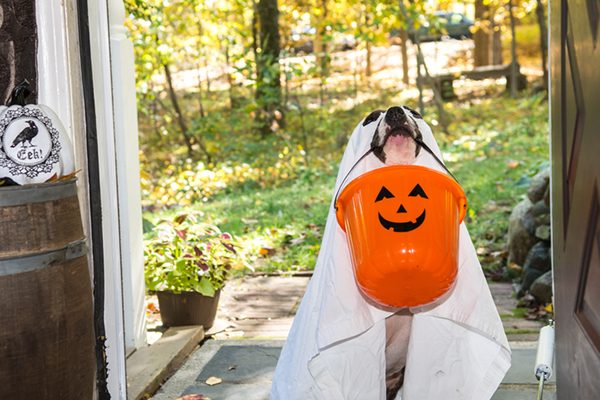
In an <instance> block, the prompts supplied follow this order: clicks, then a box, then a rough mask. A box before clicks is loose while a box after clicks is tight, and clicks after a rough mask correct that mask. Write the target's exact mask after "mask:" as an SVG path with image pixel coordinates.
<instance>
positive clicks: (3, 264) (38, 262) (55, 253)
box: [0, 239, 87, 276]
mask: <svg viewBox="0 0 600 400" xmlns="http://www.w3.org/2000/svg"><path fill="white" fill-rule="evenodd" d="M86 254H87V246H86V243H85V239H81V240H77V241H75V242H71V243H69V244H68V245H67V246H65V247H63V248H61V249H57V250H51V251H46V252H42V253H36V254H28V255H25V256H18V257H12V258H4V259H0V276H5V275H14V274H19V273H22V272H31V271H35V270H38V269H42V268H46V267H48V266H50V265H51V264H52V263H55V262H57V261H69V260H73V259H75V258H79V257H82V256H84V255H86Z"/></svg>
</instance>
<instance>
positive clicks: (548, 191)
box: [544, 185, 550, 207]
mask: <svg viewBox="0 0 600 400" xmlns="http://www.w3.org/2000/svg"><path fill="white" fill-rule="evenodd" d="M544 203H546V205H547V206H548V207H550V185H548V187H547V188H546V192H545V193H544Z"/></svg>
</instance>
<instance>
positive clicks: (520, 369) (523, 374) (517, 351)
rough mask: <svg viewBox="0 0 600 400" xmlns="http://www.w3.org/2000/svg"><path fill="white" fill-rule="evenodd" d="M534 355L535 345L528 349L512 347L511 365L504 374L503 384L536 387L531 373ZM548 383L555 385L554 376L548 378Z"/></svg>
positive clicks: (535, 381) (533, 366) (535, 380)
mask: <svg viewBox="0 0 600 400" xmlns="http://www.w3.org/2000/svg"><path fill="white" fill-rule="evenodd" d="M536 353H537V347H535V345H532V346H531V347H529V348H514V346H513V349H512V365H511V367H510V370H509V371H508V373H507V374H506V377H504V381H503V383H506V384H511V385H519V384H521V385H522V384H531V385H537V384H538V381H537V379H536V378H535V375H534V372H533V369H534V368H535V356H536ZM549 383H550V384H555V383H556V377H555V376H554V375H552V376H551V377H550V380H549Z"/></svg>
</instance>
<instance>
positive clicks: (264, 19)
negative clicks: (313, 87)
mask: <svg viewBox="0 0 600 400" xmlns="http://www.w3.org/2000/svg"><path fill="white" fill-rule="evenodd" d="M256 12H257V14H258V18H257V19H258V25H259V40H260V43H259V44H260V51H258V52H257V54H258V58H257V60H256V101H257V104H258V110H257V113H256V122H257V124H258V129H259V131H260V133H261V135H262V136H263V137H265V136H267V135H268V134H269V133H271V132H273V131H274V130H276V129H277V127H278V125H279V124H280V123H281V122H282V121H283V113H282V111H281V81H280V76H281V73H280V70H279V51H280V37H279V9H278V8H277V0H259V2H258V3H257V5H256Z"/></svg>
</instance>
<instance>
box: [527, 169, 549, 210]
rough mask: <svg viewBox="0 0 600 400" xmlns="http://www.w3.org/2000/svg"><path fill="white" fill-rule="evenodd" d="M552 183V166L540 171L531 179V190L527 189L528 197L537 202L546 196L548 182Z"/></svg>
mask: <svg viewBox="0 0 600 400" xmlns="http://www.w3.org/2000/svg"><path fill="white" fill-rule="evenodd" d="M549 183H550V168H546V169H544V170H542V171H541V172H539V173H538V174H537V175H536V176H534V177H533V179H532V180H531V184H530V185H529V190H528V191H527V197H529V200H531V202H532V203H537V202H538V201H540V200H542V199H543V198H544V194H545V193H546V189H547V188H548V184H549Z"/></svg>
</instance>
